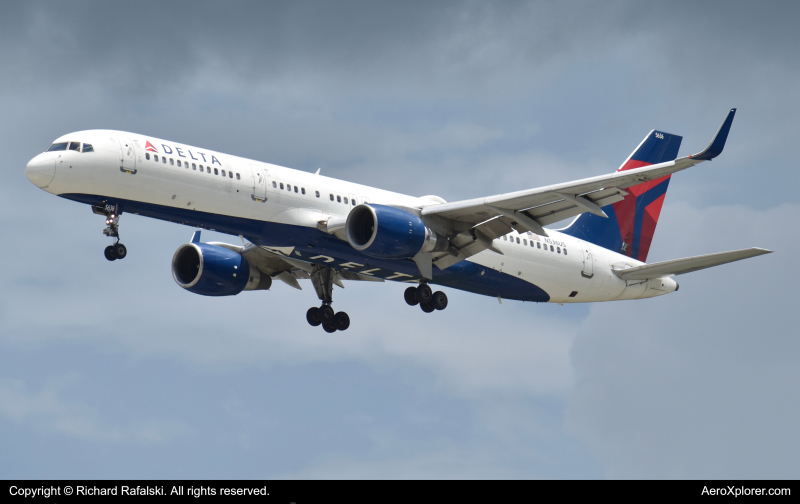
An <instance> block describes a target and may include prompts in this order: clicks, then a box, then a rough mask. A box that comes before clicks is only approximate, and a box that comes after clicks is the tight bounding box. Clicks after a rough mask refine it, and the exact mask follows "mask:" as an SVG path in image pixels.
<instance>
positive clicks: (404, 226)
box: [345, 203, 448, 259]
mask: <svg viewBox="0 0 800 504" xmlns="http://www.w3.org/2000/svg"><path fill="white" fill-rule="evenodd" d="M345 231H346V233H347V241H348V242H350V245H351V246H352V247H353V248H354V249H356V250H358V251H359V252H361V253H363V254H365V255H368V256H370V257H378V258H383V257H386V258H392V259H400V258H408V257H414V256H415V255H417V254H418V253H419V252H439V251H443V250H447V245H448V243H447V240H446V239H444V238H443V237H441V236H439V235H437V234H436V232H435V231H433V230H432V229H430V228H428V227H427V226H425V223H424V222H422V219H420V218H419V217H417V216H416V215H414V214H412V213H409V212H406V211H405V210H400V209H399V208H394V207H390V206H386V205H375V204H372V203H366V204H363V205H358V206H357V207H355V208H353V209H352V210H351V211H350V214H349V215H348V216H347V224H345Z"/></svg>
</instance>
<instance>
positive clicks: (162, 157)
mask: <svg viewBox="0 0 800 504" xmlns="http://www.w3.org/2000/svg"><path fill="white" fill-rule="evenodd" d="M161 162H162V163H164V164H167V158H165V157H164V156H161Z"/></svg>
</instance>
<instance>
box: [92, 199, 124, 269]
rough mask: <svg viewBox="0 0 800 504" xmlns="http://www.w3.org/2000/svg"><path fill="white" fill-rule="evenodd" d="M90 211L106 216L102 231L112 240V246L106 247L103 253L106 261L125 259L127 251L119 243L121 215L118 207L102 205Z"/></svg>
mask: <svg viewBox="0 0 800 504" xmlns="http://www.w3.org/2000/svg"><path fill="white" fill-rule="evenodd" d="M92 211H93V212H94V213H96V214H100V215H105V216H106V228H105V229H104V230H103V234H104V235H106V236H110V237H111V238H114V244H113V245H109V246H108V247H106V249H105V251H104V252H103V253H104V255H105V256H106V259H108V260H109V261H116V260H117V259H125V256H127V255H128V249H127V248H126V247H125V245H123V244H121V243H120V242H119V215H120V213H122V212H120V211H119V205H109V204H104V205H102V206H95V207H92Z"/></svg>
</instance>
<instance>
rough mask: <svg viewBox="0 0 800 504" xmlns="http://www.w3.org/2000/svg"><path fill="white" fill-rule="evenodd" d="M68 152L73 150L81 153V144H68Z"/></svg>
mask: <svg viewBox="0 0 800 504" xmlns="http://www.w3.org/2000/svg"><path fill="white" fill-rule="evenodd" d="M69 150H74V151H78V152H80V151H81V143H80V142H70V143H69Z"/></svg>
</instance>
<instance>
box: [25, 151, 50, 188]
mask: <svg viewBox="0 0 800 504" xmlns="http://www.w3.org/2000/svg"><path fill="white" fill-rule="evenodd" d="M55 174H56V160H55V158H54V157H53V156H52V155H50V154H48V153H46V152H45V153H42V154H39V155H38V156H36V157H35V158H33V159H31V160H30V161H28V165H27V166H26V167H25V175H26V176H27V177H28V180H30V181H31V182H33V183H34V185H36V187H39V188H41V189H44V188H45V187H47V186H48V185H50V181H51V180H53V177H54V176H55Z"/></svg>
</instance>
